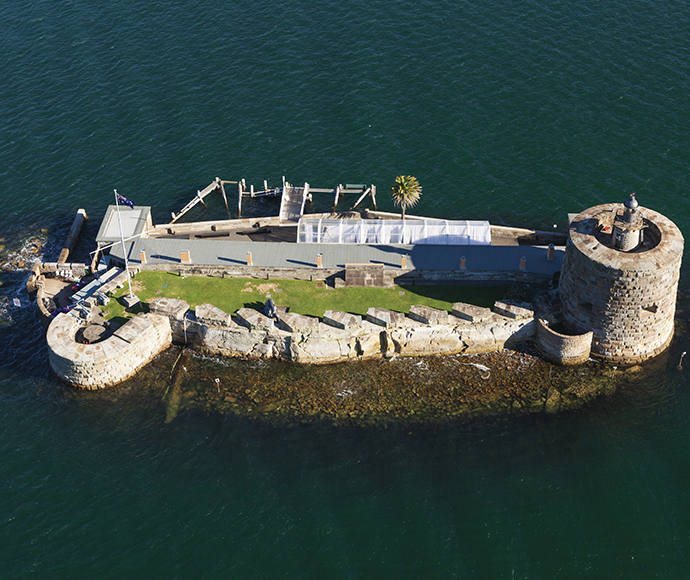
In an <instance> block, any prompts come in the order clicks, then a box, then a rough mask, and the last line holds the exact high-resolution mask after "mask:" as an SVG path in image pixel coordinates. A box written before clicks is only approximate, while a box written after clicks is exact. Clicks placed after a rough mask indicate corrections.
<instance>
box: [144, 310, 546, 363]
mask: <svg viewBox="0 0 690 580" xmlns="http://www.w3.org/2000/svg"><path fill="white" fill-rule="evenodd" d="M149 307H150V309H151V312H152V313H155V314H157V315H160V316H166V317H167V318H168V320H169V321H170V325H171V328H172V334H173V340H174V341H176V342H180V343H187V344H193V345H196V346H197V347H199V348H201V349H202V350H204V351H206V352H209V353H213V354H218V355H222V356H229V357H243V358H255V359H258V358H275V359H280V360H285V361H290V362H293V363H303V364H326V363H334V362H342V361H347V360H357V359H360V360H363V359H373V358H380V357H386V356H393V355H401V356H428V355H450V354H458V353H467V354H472V353H482V352H491V351H496V350H500V349H502V348H504V347H505V346H510V345H512V344H515V343H518V342H521V341H525V340H531V339H532V337H533V336H534V332H535V330H534V328H535V326H534V320H533V317H532V311H531V310H527V314H525V313H522V314H521V315H519V316H517V317H515V318H513V317H511V316H509V315H508V316H507V315H503V314H499V313H496V312H491V311H489V310H488V309H481V310H485V311H486V312H487V314H486V315H485V316H483V317H482V319H481V321H475V322H472V321H471V320H467V319H462V318H460V317H458V316H454V315H448V313H446V320H447V322H446V321H443V322H440V323H437V324H434V323H431V324H430V323H427V322H422V321H420V320H415V319H413V318H411V317H408V316H404V315H403V314H401V313H397V312H391V311H388V310H384V309H370V314H369V315H368V316H367V319H366V320H361V317H355V316H354V315H346V313H340V314H342V315H346V316H347V317H352V318H354V319H355V321H354V323H353V324H351V325H350V324H347V323H344V324H343V325H342V326H343V328H337V327H334V326H331V325H329V324H325V323H324V322H320V321H319V319H318V318H313V317H308V316H302V315H297V314H293V313H278V321H277V324H276V323H274V321H273V320H271V319H269V318H267V317H265V316H263V315H261V314H260V313H259V312H258V311H254V310H251V309H241V310H240V311H239V312H238V316H237V317H235V318H234V319H233V318H232V317H231V316H230V315H229V314H227V313H224V312H222V311H220V310H219V309H217V308H215V307H214V306H212V305H210V304H205V305H200V306H198V307H197V309H196V312H194V311H192V310H190V309H189V306H188V305H187V303H186V302H184V301H183V300H176V299H168V298H157V299H154V300H153V301H152V302H151V303H150V305H149ZM413 308H414V307H413ZM475 308H476V307H475ZM429 310H433V309H429ZM200 311H203V313H204V314H203V315H200V314H199V312H200ZM247 311H249V312H247ZM209 312H211V313H212V315H209V314H208V313H209ZM328 317H333V318H337V314H336V313H332V312H331V311H328V312H327V313H326V316H325V317H324V318H328ZM357 319H359V320H357Z"/></svg>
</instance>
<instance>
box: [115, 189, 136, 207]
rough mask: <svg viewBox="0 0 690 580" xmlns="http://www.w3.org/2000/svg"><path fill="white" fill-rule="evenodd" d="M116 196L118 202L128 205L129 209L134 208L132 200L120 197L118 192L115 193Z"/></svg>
mask: <svg viewBox="0 0 690 580" xmlns="http://www.w3.org/2000/svg"><path fill="white" fill-rule="evenodd" d="M115 195H116V196H117V201H118V203H121V204H122V205H128V206H129V207H130V208H131V209H134V202H133V201H130V200H128V199H127V198H126V197H122V196H121V195H120V194H119V193H116V194H115Z"/></svg>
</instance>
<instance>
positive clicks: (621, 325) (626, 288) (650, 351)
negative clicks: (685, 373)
mask: <svg viewBox="0 0 690 580" xmlns="http://www.w3.org/2000/svg"><path fill="white" fill-rule="evenodd" d="M617 207H620V205H619V204H607V205H600V206H596V207H594V208H590V209H588V210H586V211H584V212H582V213H581V214H579V215H578V216H577V217H576V218H575V220H573V222H572V224H571V227H570V238H569V242H568V246H567V248H566V252H565V258H564V261H563V268H562V271H561V277H560V285H559V288H560V295H561V300H562V302H563V323H564V324H565V326H566V327H567V328H568V329H569V330H572V331H573V332H577V333H585V332H588V331H590V330H591V331H592V332H593V333H594V337H593V342H592V352H593V353H595V354H597V355H598V356H600V357H602V358H604V359H606V360H608V361H610V362H614V363H637V362H640V361H643V360H646V359H649V358H651V357H653V356H656V355H657V354H659V353H661V352H662V351H663V350H664V349H666V347H667V346H668V344H669V343H670V341H671V338H672V337H673V319H674V315H675V309H676V292H677V289H678V279H679V275H680V264H681V259H682V255H683V236H682V234H681V233H680V230H678V228H677V227H676V226H675V224H673V222H671V221H670V220H669V219H667V218H666V217H664V216H662V215H661V214H659V213H657V212H655V211H652V210H650V209H647V208H640V211H641V212H642V213H643V215H644V216H645V218H647V220H649V221H650V222H651V223H652V224H653V225H654V226H655V227H656V228H657V229H658V232H656V233H657V234H658V236H659V238H660V241H659V243H658V244H657V245H656V246H655V247H653V248H651V249H649V250H646V251H642V252H629V253H628V252H621V251H618V250H615V249H613V248H610V247H608V246H606V245H604V244H602V243H600V241H599V240H598V239H597V237H596V233H597V227H598V223H599V221H600V219H603V218H601V216H602V215H604V214H606V212H609V213H610V212H611V210H613V209H615V208H617Z"/></svg>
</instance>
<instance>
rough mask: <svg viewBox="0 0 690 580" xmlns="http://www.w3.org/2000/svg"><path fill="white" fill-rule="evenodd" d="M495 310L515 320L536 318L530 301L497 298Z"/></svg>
mask: <svg viewBox="0 0 690 580" xmlns="http://www.w3.org/2000/svg"><path fill="white" fill-rule="evenodd" d="M494 312H496V313H498V314H500V315H502V316H507V317H508V318H512V319H513V320H527V319H529V318H534V308H533V307H532V305H531V304H530V303H529V302H522V301H520V300H496V302H494Z"/></svg>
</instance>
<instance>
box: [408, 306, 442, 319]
mask: <svg viewBox="0 0 690 580" xmlns="http://www.w3.org/2000/svg"><path fill="white" fill-rule="evenodd" d="M409 316H410V318H412V319H413V320H417V321H418V322H422V323H424V324H448V311H447V310H439V309H438V308H431V307H430V306H420V305H419V304H417V305H414V306H411V307H410V314H409Z"/></svg>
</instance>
